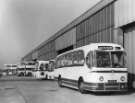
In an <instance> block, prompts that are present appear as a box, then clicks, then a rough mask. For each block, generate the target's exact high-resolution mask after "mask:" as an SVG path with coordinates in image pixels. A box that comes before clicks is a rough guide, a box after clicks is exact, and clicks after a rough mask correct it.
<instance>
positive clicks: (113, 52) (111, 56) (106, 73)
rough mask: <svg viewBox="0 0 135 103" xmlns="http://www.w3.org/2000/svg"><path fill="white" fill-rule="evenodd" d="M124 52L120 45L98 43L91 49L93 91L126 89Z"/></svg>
mask: <svg viewBox="0 0 135 103" xmlns="http://www.w3.org/2000/svg"><path fill="white" fill-rule="evenodd" d="M125 56H126V53H125V51H124V49H123V47H121V46H120V45H107V46H106V45H98V46H97V49H96V50H94V51H93V67H92V68H91V74H92V75H91V76H92V77H91V78H93V80H92V81H93V82H94V84H95V85H94V86H93V87H92V88H91V89H92V90H93V91H127V74H128V72H127V68H126V67H125V64H126V61H125Z"/></svg>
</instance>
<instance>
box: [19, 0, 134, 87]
mask: <svg viewBox="0 0 135 103" xmlns="http://www.w3.org/2000/svg"><path fill="white" fill-rule="evenodd" d="M134 10H135V0H101V1H100V2H98V3H97V4H96V5H93V7H92V8H90V9H89V10H87V11H86V12H85V13H83V14H82V15H80V16H79V17H78V18H76V19H75V20H73V21H72V22H71V23H69V24H67V25H66V26H65V27H63V28H62V29H61V30H59V31H58V32H56V34H54V35H53V36H52V37H50V38H49V39H48V40H46V41H44V42H43V43H41V44H40V45H39V46H38V47H36V48H34V49H33V50H31V52H29V53H28V54H27V55H25V56H24V57H23V58H22V59H21V61H29V60H33V59H38V60H52V59H54V58H55V57H56V56H57V55H58V54H61V53H63V52H65V51H68V50H72V49H74V48H77V47H81V46H84V45H87V44H90V43H100V42H104V43H117V44H120V45H122V46H123V47H124V48H125V51H126V52H127V57H126V61H127V62H126V66H127V67H128V72H129V81H130V84H129V87H130V86H132V87H134V88H135V12H134Z"/></svg>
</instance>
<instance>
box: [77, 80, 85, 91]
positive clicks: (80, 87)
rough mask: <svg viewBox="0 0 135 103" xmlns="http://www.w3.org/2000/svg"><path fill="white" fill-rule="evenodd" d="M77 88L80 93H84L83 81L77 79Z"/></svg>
mask: <svg viewBox="0 0 135 103" xmlns="http://www.w3.org/2000/svg"><path fill="white" fill-rule="evenodd" d="M78 89H79V91H80V92H81V93H85V90H84V81H83V80H82V79H81V80H79V82H78Z"/></svg>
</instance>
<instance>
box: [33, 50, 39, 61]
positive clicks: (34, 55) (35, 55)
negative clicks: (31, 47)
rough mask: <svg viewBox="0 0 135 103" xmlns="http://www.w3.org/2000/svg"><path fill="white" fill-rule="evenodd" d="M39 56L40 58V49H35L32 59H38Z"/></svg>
mask: <svg viewBox="0 0 135 103" xmlns="http://www.w3.org/2000/svg"><path fill="white" fill-rule="evenodd" d="M37 58H38V51H34V52H33V53H32V59H33V60H34V59H37Z"/></svg>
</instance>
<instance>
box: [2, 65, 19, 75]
mask: <svg viewBox="0 0 135 103" xmlns="http://www.w3.org/2000/svg"><path fill="white" fill-rule="evenodd" d="M4 69H6V70H7V75H16V70H17V64H4Z"/></svg>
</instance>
